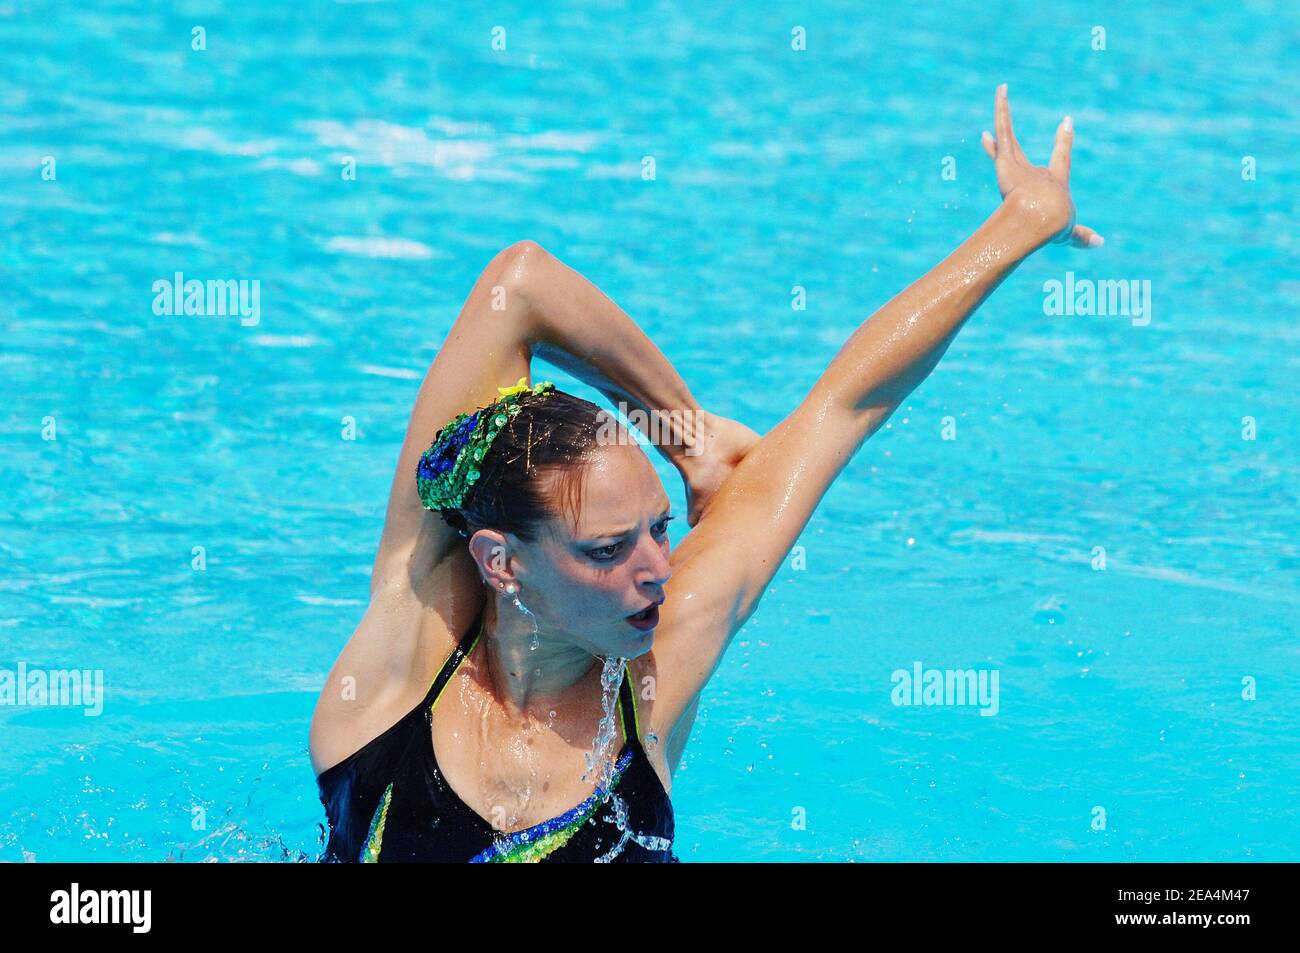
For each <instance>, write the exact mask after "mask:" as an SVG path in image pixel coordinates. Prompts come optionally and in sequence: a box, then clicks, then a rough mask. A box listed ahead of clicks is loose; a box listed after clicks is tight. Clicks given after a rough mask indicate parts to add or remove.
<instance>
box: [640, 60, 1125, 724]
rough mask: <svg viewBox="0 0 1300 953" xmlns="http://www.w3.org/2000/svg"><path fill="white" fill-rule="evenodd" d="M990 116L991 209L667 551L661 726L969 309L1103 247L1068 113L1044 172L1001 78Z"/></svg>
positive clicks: (869, 330)
mask: <svg viewBox="0 0 1300 953" xmlns="http://www.w3.org/2000/svg"><path fill="white" fill-rule="evenodd" d="M996 119H997V123H996V125H997V137H996V140H995V142H994V143H990V142H987V141H986V144H985V148H986V150H987V151H989V154H990V156H991V157H992V158H993V159H994V162H995V165H996V169H997V174H998V184H999V187H1000V190H1001V192H1002V194H1003V197H1004V200H1003V202H1002V204H1001V205H1000V206H999V207H998V209H997V210H996V211H995V212H994V213H993V214H992V215H991V216H990V217H989V219H988V220H987V221H986V222H984V224H983V225H981V226H980V227H979V228H978V229H976V230H975V233H974V234H973V235H971V237H970V238H968V239H967V240H966V241H965V242H963V243H962V244H961V246H960V247H958V248H957V250H956V251H954V252H953V253H952V254H951V255H949V256H948V257H947V258H945V259H944V260H943V261H942V262H940V263H939V264H938V265H937V266H936V267H935V268H934V269H933V270H931V271H930V272H928V273H927V274H926V275H924V276H923V277H921V278H920V279H919V280H918V281H916V282H915V283H914V284H913V285H911V286H910V287H909V288H907V289H906V290H904V291H903V292H902V293H900V294H899V295H897V296H896V297H895V298H893V299H892V300H891V301H889V302H888V303H887V304H885V306H884V307H882V308H881V309H880V310H879V311H877V312H876V313H875V314H873V315H872V316H871V318H870V319H868V320H867V321H866V322H865V323H864V324H863V325H862V326H861V327H859V328H858V329H857V331H856V332H854V334H853V335H852V336H851V337H850V338H849V340H848V342H847V343H846V344H845V345H844V346H843V348H842V349H841V350H840V352H839V353H838V354H837V355H836V357H835V359H834V360H833V361H831V363H830V365H829V366H828V367H827V368H826V370H825V372H824V373H823V374H822V375H821V377H820V378H819V379H818V381H817V382H816V384H815V385H814V386H813V388H812V391H811V392H810V393H809V394H808V396H807V398H806V399H805V400H804V401H803V402H802V403H801V404H800V405H799V407H798V408H796V409H795V410H794V412H793V413H791V414H790V415H789V416H788V417H786V418H785V419H784V420H783V421H782V422H781V423H780V424H779V425H777V426H776V427H775V428H773V430H772V431H771V432H770V433H769V434H768V435H767V436H765V437H764V438H763V439H762V440H761V441H760V442H759V443H758V444H757V445H756V446H755V447H754V448H753V449H752V450H751V451H750V452H749V453H748V454H747V455H746V456H745V457H744V459H743V460H742V461H741V462H740V463H739V465H738V466H737V467H736V468H735V470H734V472H732V474H731V475H730V476H729V477H728V478H727V480H726V481H725V482H724V483H723V484H722V486H721V488H720V490H719V491H718V493H717V494H716V496H715V497H714V499H713V501H712V504H711V505H710V506H709V507H708V508H707V509H706V510H705V512H704V514H703V517H702V518H701V520H700V522H699V525H698V526H697V527H696V528H695V530H694V531H693V532H691V533H690V534H689V535H688V536H687V537H686V538H685V540H684V541H683V542H682V544H681V545H680V546H679V547H678V549H677V550H676V552H675V553H674V575H673V577H672V578H671V579H670V580H669V582H668V585H667V588H668V599H667V602H666V603H665V605H664V607H663V609H662V610H661V613H662V615H661V618H662V622H661V626H660V628H661V634H660V636H659V637H658V639H657V641H656V649H655V653H656V656H657V662H658V664H659V667H660V681H659V685H660V688H659V693H660V700H661V702H662V703H663V704H661V709H662V717H663V720H661V721H660V725H662V726H663V727H664V728H665V729H668V730H672V729H673V727H674V724H675V723H676V722H675V719H679V718H680V717H681V716H682V714H683V713H687V712H689V710H690V707H691V704H692V702H693V701H694V699H695V697H696V695H697V694H698V692H699V691H700V689H702V688H703V686H704V684H705V682H707V681H708V679H709V677H710V676H711V675H712V673H713V671H714V670H715V668H716V667H717V664H718V662H719V660H720V659H721V656H722V653H723V652H724V651H725V649H726V646H727V644H728V643H729V641H730V639H731V637H732V635H733V634H734V633H735V632H736V630H737V629H739V628H740V626H741V625H743V624H744V622H745V620H746V619H747V618H749V616H750V615H751V614H752V613H753V611H754V609H755V608H756V607H757V605H758V602H759V599H760V598H761V597H762V594H763V592H764V591H765V589H766V587H767V585H768V583H769V582H770V581H771V579H772V577H773V575H774V574H775V573H776V571H777V569H778V568H779V566H780V565H781V562H782V561H783V560H784V558H785V556H786V554H787V553H788V552H789V550H790V548H791V546H793V545H794V543H795V541H796V540H797V539H798V537H799V534H800V533H801V532H802V531H803V528H804V526H805V525H806V524H807V522H808V520H809V518H810V517H811V516H812V513H813V511H814V509H815V508H816V506H817V504H818V502H819V501H820V500H821V498H822V496H823V494H824V493H825V492H826V489H827V488H828V487H829V486H830V484H831V483H832V481H834V479H835V477H836V476H837V475H838V474H839V473H840V472H841V470H843V468H844V466H845V465H846V464H847V463H848V462H849V460H850V459H851V458H852V457H853V455H854V453H855V452H856V451H857V449H858V448H859V447H860V446H861V445H862V443H863V441H865V440H866V439H867V438H868V437H869V436H870V435H871V434H872V433H874V432H875V431H876V430H877V429H878V428H879V427H880V426H881V425H882V424H883V423H884V422H885V421H886V420H887V419H888V418H889V415H890V414H892V413H893V411H894V410H895V408H897V407H898V405H899V404H900V403H901V402H902V401H903V400H904V399H905V398H906V397H907V395H908V394H909V393H910V392H911V391H912V389H913V388H915V387H916V386H917V384H919V383H920V382H921V381H922V380H924V379H925V377H926V376H927V375H928V374H929V373H930V371H931V370H932V369H933V368H934V366H935V365H936V364H937V363H938V361H939V359H940V358H941V357H942V356H943V353H944V351H946V350H947V348H948V345H949V344H950V343H951V342H952V340H953V338H954V337H955V336H956V334H957V332H958V330H960V328H961V327H962V325H963V323H964V322H965V321H966V319H967V318H968V317H969V316H970V315H971V314H972V313H973V312H974V311H975V309H976V308H978V307H979V305H980V303H981V302H982V301H984V299H985V298H986V297H988V295H989V294H990V293H991V292H992V291H993V289H995V288H996V287H997V286H998V285H999V284H1000V283H1001V282H1002V281H1003V279H1005V278H1006V277H1007V275H1009V274H1010V273H1011V272H1012V271H1013V270H1014V269H1015V267H1016V266H1017V265H1018V264H1019V263H1020V262H1021V261H1023V260H1024V259H1025V258H1026V257H1028V256H1029V255H1030V254H1031V253H1032V252H1034V251H1035V250H1037V249H1038V248H1040V247H1042V246H1043V245H1045V244H1047V243H1049V242H1053V241H1060V242H1067V241H1072V242H1074V243H1075V244H1078V245H1083V246H1087V245H1098V244H1100V243H1101V241H1100V238H1099V237H1097V236H1096V235H1095V233H1094V232H1092V230H1091V229H1087V228H1084V227H1083V226H1076V225H1075V224H1074V206H1073V203H1072V202H1071V200H1070V195H1069V188H1068V175H1069V161H1070V145H1071V140H1072V136H1073V128H1072V126H1071V123H1070V121H1069V119H1068V118H1067V119H1066V120H1065V121H1063V122H1062V123H1061V126H1060V127H1059V129H1058V130H1057V135H1056V145H1055V149H1054V151H1053V154H1052V159H1051V164H1050V166H1049V167H1048V168H1037V167H1034V166H1031V165H1030V164H1029V162H1028V161H1027V160H1026V159H1025V157H1024V153H1023V152H1022V151H1021V150H1020V146H1019V144H1018V143H1017V142H1016V140H1015V136H1014V134H1013V132H1012V128H1011V113H1010V106H1009V105H1008V103H1007V97H1006V88H1005V86H1002V87H999V88H998V93H997V101H996ZM665 693H666V695H665Z"/></svg>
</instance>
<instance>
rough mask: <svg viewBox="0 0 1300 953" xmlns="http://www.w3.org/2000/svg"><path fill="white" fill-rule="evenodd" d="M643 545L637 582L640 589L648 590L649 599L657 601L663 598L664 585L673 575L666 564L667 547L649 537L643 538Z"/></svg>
mask: <svg viewBox="0 0 1300 953" xmlns="http://www.w3.org/2000/svg"><path fill="white" fill-rule="evenodd" d="M645 543H646V553H645V557H644V558H645V561H644V563H642V568H641V570H640V573H639V574H638V578H637V582H638V584H639V585H640V587H641V588H642V589H649V590H650V597H651V598H653V599H659V598H662V597H663V587H664V583H666V582H667V581H668V579H669V577H670V576H672V574H673V570H672V567H671V566H670V565H669V564H668V546H667V544H666V543H660V542H658V541H657V540H655V539H654V538H653V537H651V536H649V535H647V536H646V537H645Z"/></svg>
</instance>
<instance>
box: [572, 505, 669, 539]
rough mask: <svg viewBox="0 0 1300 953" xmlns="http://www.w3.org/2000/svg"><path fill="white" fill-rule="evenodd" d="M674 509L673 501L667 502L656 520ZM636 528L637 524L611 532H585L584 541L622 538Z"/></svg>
mask: <svg viewBox="0 0 1300 953" xmlns="http://www.w3.org/2000/svg"><path fill="white" fill-rule="evenodd" d="M672 509H673V505H672V502H671V501H670V502H668V503H665V504H664V505H663V509H661V510H660V511H659V516H658V519H656V521H655V522H658V521H659V520H661V519H663V518H664V517H665V516H668V515H669V514H670V513H671V512H672ZM634 529H636V525H635V524H633V525H632V526H629V527H627V528H626V529H621V530H614V531H613V532H610V533H591V534H584V542H594V541H595V540H598V539H622V538H623V537H624V536H627V535H628V534H629V533H631V532H632V531H633V530H634Z"/></svg>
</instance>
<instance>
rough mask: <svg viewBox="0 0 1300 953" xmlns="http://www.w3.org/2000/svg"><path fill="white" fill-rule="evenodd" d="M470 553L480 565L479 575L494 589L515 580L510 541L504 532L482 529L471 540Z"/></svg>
mask: <svg viewBox="0 0 1300 953" xmlns="http://www.w3.org/2000/svg"><path fill="white" fill-rule="evenodd" d="M469 554H470V556H471V557H472V558H473V560H474V563H475V564H476V565H477V566H478V571H479V575H480V576H482V577H483V581H484V582H486V583H487V584H488V585H489V586H490V587H491V588H493V589H501V588H503V587H504V586H508V585H510V584H511V583H515V584H516V585H518V583H517V582H516V580H515V575H514V572H513V571H512V569H511V567H510V541H509V540H508V539H507V538H506V536H505V534H504V533H500V532H498V531H497V530H494V529H481V530H479V531H478V532H476V533H475V534H474V535H473V536H471V537H470V540H469Z"/></svg>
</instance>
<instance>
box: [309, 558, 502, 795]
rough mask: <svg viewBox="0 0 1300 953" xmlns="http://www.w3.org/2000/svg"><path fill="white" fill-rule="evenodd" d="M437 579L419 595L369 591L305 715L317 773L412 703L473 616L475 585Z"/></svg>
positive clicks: (478, 603)
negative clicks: (308, 719)
mask: <svg viewBox="0 0 1300 953" xmlns="http://www.w3.org/2000/svg"><path fill="white" fill-rule="evenodd" d="M443 582H444V586H443V587H442V588H440V589H439V590H438V591H437V592H436V593H434V594H432V596H431V597H430V598H427V599H422V598H421V597H420V596H419V595H418V594H417V593H416V592H414V591H412V589H411V588H410V587H407V586H393V587H391V588H388V587H383V586H380V587H376V589H375V590H374V591H373V592H372V594H371V599H370V604H369V606H368V607H367V609H366V612H365V615H364V616H363V617H362V619H361V621H360V623H359V624H358V625H357V627H356V630H355V631H354V632H353V633H352V635H351V637H350V638H349V639H348V641H347V644H346V645H344V647H343V650H342V651H341V652H340V653H339V656H338V658H337V659H336V660H335V662H334V665H333V667H332V668H331V669H330V673H329V675H328V676H327V677H326V680H325V685H324V687H323V688H322V689H321V693H320V696H319V698H318V699H317V701H316V708H315V710H314V712H313V713H312V720H311V730H310V734H309V742H308V749H309V752H310V755H311V763H312V768H313V770H314V771H315V772H316V774H317V775H320V774H321V773H322V772H323V771H325V770H327V769H328V768H330V767H333V766H334V765H335V764H338V763H339V762H340V761H343V760H344V759H345V758H347V757H348V756H350V755H351V754H353V753H354V752H356V751H358V750H360V749H361V748H362V747H364V746H365V745H366V744H368V743H369V742H370V741H371V740H373V739H374V738H377V737H378V736H379V735H381V734H383V732H384V731H386V730H387V729H389V728H390V727H392V726H393V725H394V724H395V723H396V722H397V721H398V720H400V719H401V718H402V717H403V716H404V715H406V714H407V713H409V712H410V711H411V709H412V708H414V707H415V706H416V705H418V704H419V702H420V700H421V699H422V698H423V697H424V696H425V694H426V693H427V692H428V690H429V686H430V685H431V684H432V683H433V679H434V678H435V677H436V676H437V673H438V671H439V669H440V668H441V666H442V663H443V662H444V661H446V659H447V658H448V657H449V656H450V655H451V653H452V651H453V650H454V649H455V647H456V645H457V644H458V642H459V639H460V636H461V635H462V634H463V632H464V631H465V630H468V628H469V627H470V625H471V624H472V623H473V620H474V619H475V618H476V617H477V615H478V612H479V610H480V609H481V607H482V598H483V597H482V593H481V592H480V591H478V590H477V587H475V586H467V585H464V584H463V583H458V582H453V581H451V580H443Z"/></svg>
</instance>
